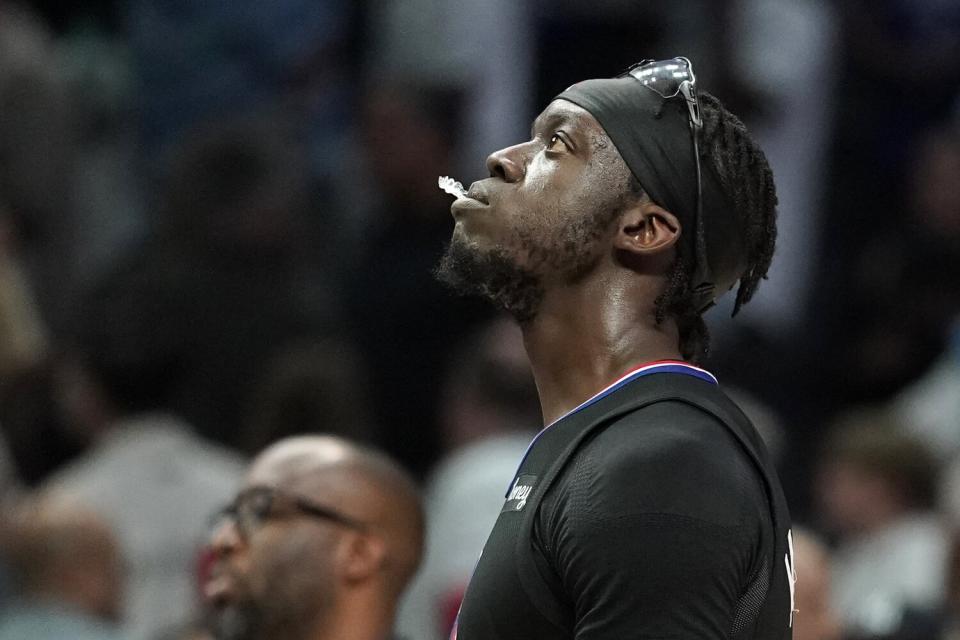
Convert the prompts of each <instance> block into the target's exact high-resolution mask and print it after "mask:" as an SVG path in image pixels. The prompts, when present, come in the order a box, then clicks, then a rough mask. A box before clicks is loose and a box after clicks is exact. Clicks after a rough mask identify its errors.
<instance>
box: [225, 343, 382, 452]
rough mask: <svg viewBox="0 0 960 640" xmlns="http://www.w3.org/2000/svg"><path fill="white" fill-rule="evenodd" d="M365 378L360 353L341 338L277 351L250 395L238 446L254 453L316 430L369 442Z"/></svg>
mask: <svg viewBox="0 0 960 640" xmlns="http://www.w3.org/2000/svg"><path fill="white" fill-rule="evenodd" d="M366 378H367V374H366V370H365V369H364V367H363V363H362V362H361V360H360V355H359V354H358V353H357V351H356V350H355V349H354V348H353V346H352V345H351V344H349V343H348V342H346V341H342V340H337V339H333V338H331V339H327V340H322V341H319V342H314V343H302V344H296V343H295V344H293V345H291V347H290V348H289V349H287V350H286V351H284V352H278V353H277V354H276V355H275V356H274V358H273V359H272V360H271V362H269V363H268V364H267V366H266V367H265V372H264V374H263V376H262V378H261V380H260V383H259V386H258V388H256V389H254V392H253V394H252V396H251V398H250V399H249V404H248V409H247V411H245V419H244V423H243V432H242V433H241V434H240V437H239V441H240V446H241V449H242V450H243V451H244V452H246V453H248V454H250V455H253V454H254V453H256V452H258V451H261V450H263V449H265V448H266V447H267V446H268V445H270V444H272V443H274V442H276V441H277V440H280V439H281V438H287V437H290V436H295V435H302V434H305V433H311V432H315V431H323V432H324V433H326V434H328V435H335V436H341V437H344V438H347V439H348V440H352V441H354V442H365V443H372V442H373V441H374V439H375V433H374V429H373V424H372V422H371V417H370V399H369V398H368V397H367V387H366V385H365V380H366Z"/></svg>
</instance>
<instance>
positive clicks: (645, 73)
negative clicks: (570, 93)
mask: <svg viewBox="0 0 960 640" xmlns="http://www.w3.org/2000/svg"><path fill="white" fill-rule="evenodd" d="M627 76H631V77H633V78H636V79H637V80H638V81H639V82H640V84H642V85H643V86H645V87H646V88H648V89H650V90H651V91H653V92H655V93H656V94H657V95H659V96H660V97H661V98H663V99H664V100H670V99H672V98H676V97H678V96H680V97H682V98H683V101H684V102H685V103H686V106H687V115H688V121H689V123H690V138H691V139H692V140H693V160H694V165H695V166H696V171H697V206H696V210H695V216H696V217H695V218H694V230H695V232H696V238H695V243H694V246H695V251H696V256H695V259H696V265H695V273H694V275H695V280H694V283H695V285H696V287H695V288H696V290H697V293H698V294H701V295H703V294H709V299H710V304H708V305H706V306H707V307H709V306H710V305H711V304H712V293H713V291H712V290H713V284H712V282H711V280H712V278H711V277H710V270H709V264H708V262H707V247H706V239H705V237H704V233H703V180H702V178H701V175H700V142H699V141H700V130H701V129H702V128H703V119H702V118H701V117H700V100H699V99H698V97H697V76H696V75H695V74H694V72H693V64H692V63H691V62H690V61H689V60H688V59H687V58H684V57H677V58H671V59H669V60H643V61H641V62H638V63H636V64H634V65H632V66H631V67H630V68H629V69H627V70H626V71H625V72H623V73H622V74H621V77H627Z"/></svg>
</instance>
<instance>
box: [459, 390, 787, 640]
mask: <svg viewBox="0 0 960 640" xmlns="http://www.w3.org/2000/svg"><path fill="white" fill-rule="evenodd" d="M789 526H790V524H789V515H788V513H787V510H786V504H785V500H784V498H783V493H782V491H781V489H780V485H779V482H778V480H777V478H776V475H775V473H774V471H773V467H772V465H771V462H770V461H769V459H768V456H767V453H766V450H765V448H764V447H763V444H762V442H761V441H760V439H759V437H758V436H757V434H756V432H755V430H754V429H753V427H752V426H751V425H750V423H749V421H748V420H747V418H746V417H745V416H744V415H743V413H742V412H740V411H739V409H738V408H737V407H736V406H735V405H734V404H733V403H732V402H731V401H730V400H729V399H727V397H726V396H725V395H724V394H723V393H722V392H721V391H720V390H719V388H718V387H717V385H716V384H713V383H711V382H708V381H704V380H702V379H697V378H695V377H691V376H689V375H682V374H677V373H655V374H654V375H647V376H642V377H637V378H634V379H632V380H629V381H628V382H627V383H625V384H624V385H623V386H622V387H620V388H617V389H615V390H613V391H612V392H610V393H609V394H608V395H606V396H604V397H602V398H600V399H598V400H597V401H595V402H594V403H593V404H590V405H589V406H586V407H584V408H582V409H580V410H578V411H576V412H574V413H572V414H570V415H568V416H566V417H564V418H562V419H561V420H559V421H558V422H556V423H555V424H553V425H552V426H551V427H550V428H549V429H546V430H545V431H544V432H542V433H541V434H540V436H539V437H538V438H537V439H536V440H535V442H534V443H533V445H532V446H531V448H530V450H529V451H528V453H527V455H526V456H525V458H524V460H523V462H522V463H521V465H520V468H519V469H518V471H517V474H516V476H515V478H514V481H513V483H512V484H511V485H510V490H509V492H508V495H507V500H506V502H505V504H504V507H503V510H502V512H501V514H500V517H499V518H498V520H497V523H496V525H495V526H494V529H493V531H492V532H491V534H490V537H489V539H488V540H487V543H486V545H485V547H484V550H483V554H482V556H481V558H480V560H479V562H478V564H477V567H476V569H475V571H474V575H473V577H472V579H471V582H470V585H469V588H468V589H467V593H466V596H465V598H464V601H463V605H462V608H461V611H460V616H459V619H458V627H457V628H456V629H455V631H454V634H453V636H452V637H453V638H456V640H548V639H550V640H554V639H556V640H566V639H571V640H573V639H575V640H626V639H631V638H683V639H690V638H697V639H714V638H716V639H720V638H723V639H728V638H729V639H735V640H746V639H763V640H768V639H769V640H784V639H788V638H790V637H791V626H792V620H793V617H792V616H793V603H792V599H793V597H792V596H793V581H792V579H793V577H794V576H793V569H792V565H793V559H792V550H791V549H790V546H791V544H790V543H789V541H788V540H789Z"/></svg>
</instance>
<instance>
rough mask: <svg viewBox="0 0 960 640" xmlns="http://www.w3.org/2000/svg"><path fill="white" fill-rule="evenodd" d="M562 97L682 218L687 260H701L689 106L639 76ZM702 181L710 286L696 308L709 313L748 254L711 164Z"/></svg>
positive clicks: (578, 88) (589, 84) (581, 86)
mask: <svg viewBox="0 0 960 640" xmlns="http://www.w3.org/2000/svg"><path fill="white" fill-rule="evenodd" d="M557 99H561V100H567V101H569V102H572V103H573V104H575V105H577V106H580V107H582V108H584V109H586V110H587V111H588V112H589V113H590V115H592V116H593V117H594V118H596V120H597V122H599V123H600V126H601V127H603V129H604V131H606V132H607V135H608V136H610V139H611V140H612V141H613V144H614V145H616V147H617V150H618V151H619V152H620V155H621V156H622V157H623V159H624V161H625V162H626V164H627V166H628V167H629V168H630V171H632V172H633V175H634V176H636V178H637V180H639V181H640V185H641V186H642V187H643V190H644V191H645V192H646V193H647V195H649V196H650V199H651V200H653V201H654V202H655V203H657V204H658V205H660V206H661V207H663V208H664V209H667V210H668V211H670V212H671V213H673V214H674V215H675V216H677V217H678V218H679V220H680V224H681V227H682V233H681V242H682V244H683V252H684V255H686V256H687V257H688V258H689V259H691V260H696V255H697V252H696V242H697V241H698V238H697V234H696V232H695V230H696V224H695V218H696V200H697V173H696V163H695V162H694V158H693V142H692V138H691V129H690V121H689V116H688V112H687V108H686V105H685V104H684V102H683V100H681V99H667V98H663V97H661V96H660V95H658V94H657V93H656V92H655V91H652V90H650V89H649V88H647V87H645V86H643V85H642V84H640V82H638V81H637V80H636V79H635V78H633V77H622V78H609V79H597V80H586V81H584V82H579V83H577V84H575V85H573V86H572V87H570V88H569V89H567V90H566V91H564V92H563V93H561V94H560V95H558V96H557ZM704 160H706V161H704ZM701 178H702V194H703V195H702V199H703V202H702V204H701V208H702V218H703V219H702V220H701V225H702V229H703V238H702V241H703V242H704V244H705V248H706V256H707V262H708V265H695V268H694V274H695V276H697V275H698V274H706V275H703V276H702V277H695V279H698V280H704V282H694V283H692V284H693V286H694V287H698V286H700V287H701V290H702V291H703V295H702V300H698V301H697V302H696V304H697V307H698V310H700V311H703V310H705V309H706V308H707V307H709V306H710V305H711V304H712V302H713V300H714V299H715V298H719V297H720V296H721V295H723V294H724V293H726V292H727V291H729V290H730V289H731V288H732V287H733V285H734V284H736V282H737V280H739V279H740V276H741V275H743V272H744V270H745V268H746V255H745V251H744V246H743V245H744V230H743V229H742V225H741V223H740V218H739V216H738V215H737V213H736V212H735V211H733V210H732V207H731V205H730V204H729V200H728V199H727V197H726V194H725V193H724V191H723V189H722V188H721V186H720V182H719V180H718V178H717V176H716V174H715V172H714V170H713V167H712V163H711V162H710V161H709V158H701ZM691 232H692V233H691ZM707 280H708V281H707ZM708 285H712V286H708Z"/></svg>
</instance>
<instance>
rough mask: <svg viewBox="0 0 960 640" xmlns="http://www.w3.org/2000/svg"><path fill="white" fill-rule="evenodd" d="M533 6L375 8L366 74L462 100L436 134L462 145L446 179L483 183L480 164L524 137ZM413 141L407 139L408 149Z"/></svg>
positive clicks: (463, 1)
mask: <svg viewBox="0 0 960 640" xmlns="http://www.w3.org/2000/svg"><path fill="white" fill-rule="evenodd" d="M533 4H534V3H531V2H514V1H512V0H486V2H483V3H478V2H472V1H471V0H387V1H386V2H375V3H370V5H371V9H370V32H371V35H372V38H371V42H370V45H371V46H370V47H369V49H368V51H369V54H368V56H367V59H366V60H365V63H366V66H367V75H368V77H369V78H371V79H372V80H373V82H375V83H381V82H384V81H385V80H386V79H388V78H398V77H399V78H406V79H408V80H409V84H410V85H411V86H414V87H416V86H423V85H425V84H432V85H434V86H442V87H444V88H445V89H446V90H448V91H453V92H456V93H458V94H459V95H460V97H461V110H460V111H461V118H460V122H459V125H458V126H456V127H449V126H448V127H444V128H441V129H440V131H439V133H440V134H441V135H442V136H443V137H444V138H446V139H447V140H450V139H453V138H456V140H457V144H456V145H455V147H454V149H452V150H451V154H450V161H449V162H447V163H446V164H445V165H443V168H442V171H441V174H442V175H448V174H461V173H462V175H460V176H459V177H460V178H461V180H463V181H464V184H466V183H467V182H472V181H473V180H476V179H479V178H482V177H484V176H485V175H486V168H485V167H484V165H483V164H482V163H480V162H478V160H479V159H482V158H486V157H487V155H488V154H490V153H491V152H493V151H494V150H496V149H500V148H503V147H506V146H509V145H511V144H514V143H515V142H516V141H517V140H523V139H524V136H526V135H527V133H528V131H527V130H528V128H529V122H530V116H531V114H532V112H533V103H532V100H533V99H534V98H535V96H533V95H532V92H531V91H530V87H532V86H534V83H535V81H536V80H535V78H534V76H533V72H534V69H535V68H536V57H535V49H534V47H535V42H536V38H535V33H534V29H533V15H532V14H533V10H532V6H533ZM569 77H576V76H569ZM424 97H427V96H424ZM428 100H429V98H428ZM396 139H397V140H403V138H401V137H398V138H396ZM411 143H412V141H409V140H408V141H406V144H405V145H404V146H407V145H409V144H411ZM394 151H399V149H395V148H391V151H390V152H387V153H385V154H384V155H389V154H392V153H393V152H394ZM426 159H427V156H426V155H422V156H420V160H426ZM410 166H415V167H417V173H418V174H419V175H420V176H422V177H424V178H429V179H431V180H435V178H434V177H433V175H432V173H433V172H431V171H429V170H426V168H425V167H423V166H422V165H420V164H419V163H418V164H415V165H408V167H410ZM421 169H424V170H423V171H421ZM433 184H434V186H436V182H434V183H433Z"/></svg>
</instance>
